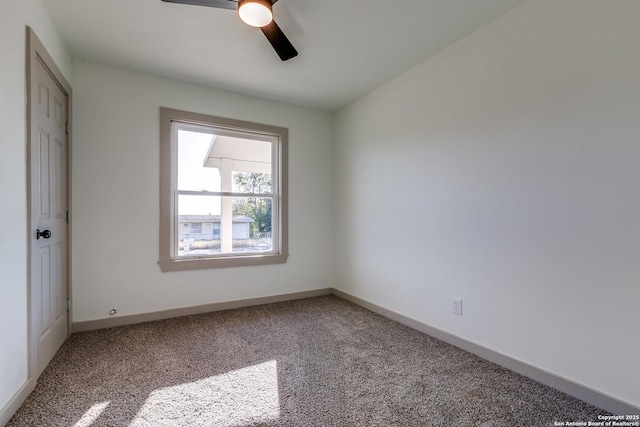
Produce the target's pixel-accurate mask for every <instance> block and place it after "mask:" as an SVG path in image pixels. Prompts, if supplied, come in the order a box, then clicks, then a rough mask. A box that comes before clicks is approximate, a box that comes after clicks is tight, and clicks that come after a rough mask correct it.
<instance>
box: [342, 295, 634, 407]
mask: <svg viewBox="0 0 640 427" xmlns="http://www.w3.org/2000/svg"><path fill="white" fill-rule="evenodd" d="M332 293H333V294H334V295H336V296H338V297H340V298H343V299H345V300H347V301H350V302H352V303H354V304H357V305H359V306H361V307H364V308H366V309H368V310H371V311H373V312H374V313H378V314H380V315H382V316H384V317H387V318H389V319H392V320H395V321H396V322H399V323H402V324H403V325H406V326H409V327H410V328H413V329H415V330H417V331H420V332H422V333H425V334H427V335H430V336H432V337H434V338H437V339H439V340H441V341H444V342H446V343H449V344H452V345H454V346H456V347H458V348H461V349H463V350H465V351H468V352H469V353H473V354H475V355H476V356H479V357H481V358H483V359H485V360H488V361H490V362H493V363H495V364H497V365H500V366H502V367H504V368H507V369H509V370H511V371H514V372H517V373H518V374H520V375H523V376H525V377H528V378H531V379H533V380H535V381H537V382H539V383H542V384H544V385H547V386H549V387H551V388H554V389H556V390H559V391H561V392H563V393H566V394H568V395H570V396H573V397H575V398H577V399H580V400H582V401H584V402H587V403H590V404H591V405H593V406H596V407H598V408H601V409H604V410H605V411H609V412H611V413H612V414H617V415H631V414H640V408H639V407H637V406H634V405H632V404H630V403H627V402H623V401H621V400H619V399H616V398H615V397H612V396H608V395H606V394H604V393H601V392H599V391H596V390H593V389H591V388H589V387H587V386H585V385H582V384H578V383H576V382H573V381H571V380H569V379H566V378H562V377H560V376H558V375H556V374H553V373H551V372H547V371H545V370H543V369H540V368H537V367H535V366H532V365H529V364H527V363H524V362H522V361H520V360H517V359H514V358H513V357H510V356H507V355H505V354H502V353H499V352H497V351H494V350H491V349H489V348H486V347H483V346H481V345H479V344H476V343H474V342H471V341H467V340H465V339H463V338H460V337H458V336H455V335H452V334H450V333H448V332H445V331H443V330H441V329H438V328H434V327H432V326H429V325H427V324H425V323H422V322H420V321H418V320H416V319H412V318H410V317H408V316H405V315H402V314H399V313H396V312H395V311H392V310H389V309H388V308H385V307H382V306H380V305H377V304H375V303H372V302H370V301H367V300H364V299H362V298H359V297H356V296H354V295H352V294H350V293H347V292H344V291H341V290H339V289H335V288H334V289H333V291H332Z"/></svg>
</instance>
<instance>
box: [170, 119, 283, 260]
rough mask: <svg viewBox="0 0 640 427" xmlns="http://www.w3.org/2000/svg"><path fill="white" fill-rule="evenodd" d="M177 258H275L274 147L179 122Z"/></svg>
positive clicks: (262, 138) (176, 131)
mask: <svg viewBox="0 0 640 427" xmlns="http://www.w3.org/2000/svg"><path fill="white" fill-rule="evenodd" d="M173 126H174V128H175V129H174V132H173V134H174V135H175V136H176V147H175V150H177V151H176V152H177V156H176V161H177V165H176V166H177V167H176V172H177V173H176V181H177V182H176V184H177V186H176V192H175V193H176V197H177V199H176V201H175V210H176V212H177V222H178V226H177V230H176V231H177V233H176V234H177V236H176V239H175V244H176V247H175V252H174V253H175V257H178V258H180V257H200V256H211V255H216V254H231V253H236V252H272V251H273V249H274V239H273V236H274V234H273V224H274V220H273V216H274V210H273V198H274V194H273V191H272V188H273V178H272V169H273V165H272V153H273V148H274V147H273V142H272V141H270V140H269V138H266V137H265V136H263V135H260V136H259V138H256V136H255V135H252V134H250V133H247V134H244V135H243V134H241V133H238V132H233V133H231V134H230V133H229V132H225V131H224V130H222V131H221V130H219V129H216V128H215V127H204V126H194V125H190V124H182V123H179V122H174V123H173Z"/></svg>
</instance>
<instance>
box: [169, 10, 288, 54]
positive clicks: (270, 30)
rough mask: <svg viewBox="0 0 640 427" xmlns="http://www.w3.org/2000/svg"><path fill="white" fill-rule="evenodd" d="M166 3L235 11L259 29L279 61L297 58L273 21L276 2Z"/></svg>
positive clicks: (246, 21) (285, 37)
mask: <svg viewBox="0 0 640 427" xmlns="http://www.w3.org/2000/svg"><path fill="white" fill-rule="evenodd" d="M162 1H165V2H168V3H180V4H189V5H195V6H208V7H218V8H220V9H230V10H237V11H238V15H240V18H241V19H242V20H243V21H244V22H245V23H247V24H249V25H251V26H252V27H259V28H260V29H261V30H262V32H263V33H264V35H265V36H266V37H267V40H269V43H271V46H273V49H274V50H275V51H276V53H277V54H278V56H279V57H280V59H282V60H283V61H287V60H289V59H291V58H294V57H296V56H298V51H297V50H296V48H295V47H293V45H292V44H291V42H290V41H289V39H288V38H287V36H285V35H284V33H283V32H282V30H281V29H280V27H278V24H276V22H275V21H274V20H273V11H272V6H273V5H274V4H275V3H276V2H277V1H278V0H162Z"/></svg>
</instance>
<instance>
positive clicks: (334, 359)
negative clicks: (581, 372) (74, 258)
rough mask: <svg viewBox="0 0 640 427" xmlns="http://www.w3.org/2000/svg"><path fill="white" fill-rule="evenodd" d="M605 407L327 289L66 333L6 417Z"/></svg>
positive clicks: (429, 415)
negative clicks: (20, 401) (68, 335)
mask: <svg viewBox="0 0 640 427" xmlns="http://www.w3.org/2000/svg"><path fill="white" fill-rule="evenodd" d="M604 413H605V412H604V411H602V410H600V409H597V408H595V407H593V406H590V405H588V404H586V403H584V402H581V401H579V400H576V399H574V398H572V397H569V396H567V395H565V394H563V393H560V392H558V391H555V390H553V389H550V388H548V387H546V386H543V385H541V384H539V383H536V382H534V381H532V380H529V379H527V378H524V377H522V376H520V375H518V374H515V373H513V372H510V371H508V370H506V369H503V368H501V367H499V366H497V365H494V364H492V363H489V362H487V361H484V360H482V359H480V358H478V357H476V356H474V355H472V354H469V353H467V352H465V351H462V350H460V349H458V348H456V347H453V346H451V345H449V344H446V343H443V342H441V341H438V340H436V339H434V338H431V337H429V336H427V335H424V334H422V333H420V332H417V331H414V330H412V329H410V328H407V327H405V326H403V325H400V324H398V323H396V322H393V321H391V320H388V319H386V318H383V317H381V316H378V315H377V314H374V313H371V312H369V311H367V310H365V309H362V308H360V307H358V306H356V305H354V304H351V303H349V302H347V301H344V300H342V299H340V298H337V297H335V296H327V297H320V298H310V299H305V300H299V301H292V302H286V303H278V304H271V305H264V306H257V307H251V308H245V309H238V310H231V311H224V312H217V313H211V314H206V315H197V316H188V317H182V318H177V319H170V320H164V321H159V322H152V323H144V324H139V325H133V326H125V327H119V328H113V329H106V330H100V331H93V332H85V333H78V334H74V335H72V336H71V338H69V339H68V340H67V342H66V343H65V344H64V345H63V347H62V348H61V349H60V351H59V352H58V354H57V355H56V356H55V358H54V359H53V361H52V362H51V364H50V365H49V367H47V369H46V370H45V372H44V373H43V375H42V376H41V378H40V380H39V381H38V385H37V386H36V389H35V391H34V392H33V393H32V394H31V396H30V397H29V398H28V399H27V401H26V402H25V403H24V405H23V406H22V407H21V408H20V410H19V411H18V412H17V413H16V415H15V416H14V417H13V418H12V420H11V421H10V422H9V424H8V426H11V427H15V426H38V427H45V426H56V427H61V426H74V427H89V426H132V427H142V426H153V427H163V426H195V427H198V426H234V427H239V426H403V427H404V426H462V427H465V426H494V427H497V426H509V427H513V426H547V425H549V426H552V425H553V424H554V421H589V420H593V421H595V420H597V415H598V414H604Z"/></svg>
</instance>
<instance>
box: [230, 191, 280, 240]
mask: <svg viewBox="0 0 640 427" xmlns="http://www.w3.org/2000/svg"><path fill="white" fill-rule="evenodd" d="M272 221H273V212H272V199H271V198H270V197H234V198H233V252H270V251H272V250H273V235H272Z"/></svg>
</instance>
